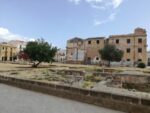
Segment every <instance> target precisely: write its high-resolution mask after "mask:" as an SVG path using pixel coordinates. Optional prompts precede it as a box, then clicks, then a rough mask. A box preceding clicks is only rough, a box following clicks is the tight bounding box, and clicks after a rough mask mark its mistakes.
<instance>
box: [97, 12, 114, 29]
mask: <svg viewBox="0 0 150 113" xmlns="http://www.w3.org/2000/svg"><path fill="white" fill-rule="evenodd" d="M115 18H116V13H112V14H110V15H109V17H108V18H107V19H105V20H98V19H95V20H94V26H100V25H102V24H104V23H107V22H110V21H113V20H114V19H115Z"/></svg>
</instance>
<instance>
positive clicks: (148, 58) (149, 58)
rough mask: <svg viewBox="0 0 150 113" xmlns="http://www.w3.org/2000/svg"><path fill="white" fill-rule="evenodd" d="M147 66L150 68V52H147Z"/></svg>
mask: <svg viewBox="0 0 150 113" xmlns="http://www.w3.org/2000/svg"><path fill="white" fill-rule="evenodd" d="M147 65H148V66H150V51H148V52H147Z"/></svg>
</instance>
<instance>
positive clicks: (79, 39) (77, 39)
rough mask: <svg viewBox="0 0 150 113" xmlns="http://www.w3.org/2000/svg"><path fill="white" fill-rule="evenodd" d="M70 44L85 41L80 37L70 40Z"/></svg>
mask: <svg viewBox="0 0 150 113" xmlns="http://www.w3.org/2000/svg"><path fill="white" fill-rule="evenodd" d="M68 41H69V42H71V43H72V42H78V41H81V42H82V41H83V39H82V38H79V37H75V38H72V39H70V40H68Z"/></svg>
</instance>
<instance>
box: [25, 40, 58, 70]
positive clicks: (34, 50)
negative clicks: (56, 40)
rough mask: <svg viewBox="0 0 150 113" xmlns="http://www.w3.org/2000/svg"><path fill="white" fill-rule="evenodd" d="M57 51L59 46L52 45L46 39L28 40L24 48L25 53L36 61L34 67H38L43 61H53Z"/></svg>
mask: <svg viewBox="0 0 150 113" xmlns="http://www.w3.org/2000/svg"><path fill="white" fill-rule="evenodd" d="M56 52H57V48H56V47H52V45H51V44H49V43H48V42H46V41H44V39H38V40H37V41H31V42H28V43H27V46H26V48H25V49H24V53H25V54H27V55H28V57H29V59H30V60H31V61H33V62H34V64H33V67H37V66H38V65H39V64H40V63H41V62H48V63H49V62H50V63H52V62H53V61H54V56H55V54H56ZM35 62H36V63H35Z"/></svg>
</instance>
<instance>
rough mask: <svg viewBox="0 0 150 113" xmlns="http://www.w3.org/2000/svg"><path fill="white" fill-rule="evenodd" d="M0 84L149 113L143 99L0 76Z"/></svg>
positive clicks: (148, 106)
mask: <svg viewBox="0 0 150 113" xmlns="http://www.w3.org/2000/svg"><path fill="white" fill-rule="evenodd" d="M0 82H1V83H5V84H8V85H13V86H16V87H20V88H24V89H29V90H32V91H37V92H41V93H45V94H50V95H54V96H58V97H63V98H67V99H72V100H76V101H80V102H85V103H89V104H94V105H97V106H102V107H106V108H110V109H114V110H119V111H124V112H127V113H150V100H148V99H144V98H137V97H131V96H125V95H118V94H112V93H108V92H100V91H93V90H87V89H80V88H74V87H69V86H62V85H55V84H51V83H43V82H39V81H31V80H25V79H18V78H13V77H6V76H0Z"/></svg>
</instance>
